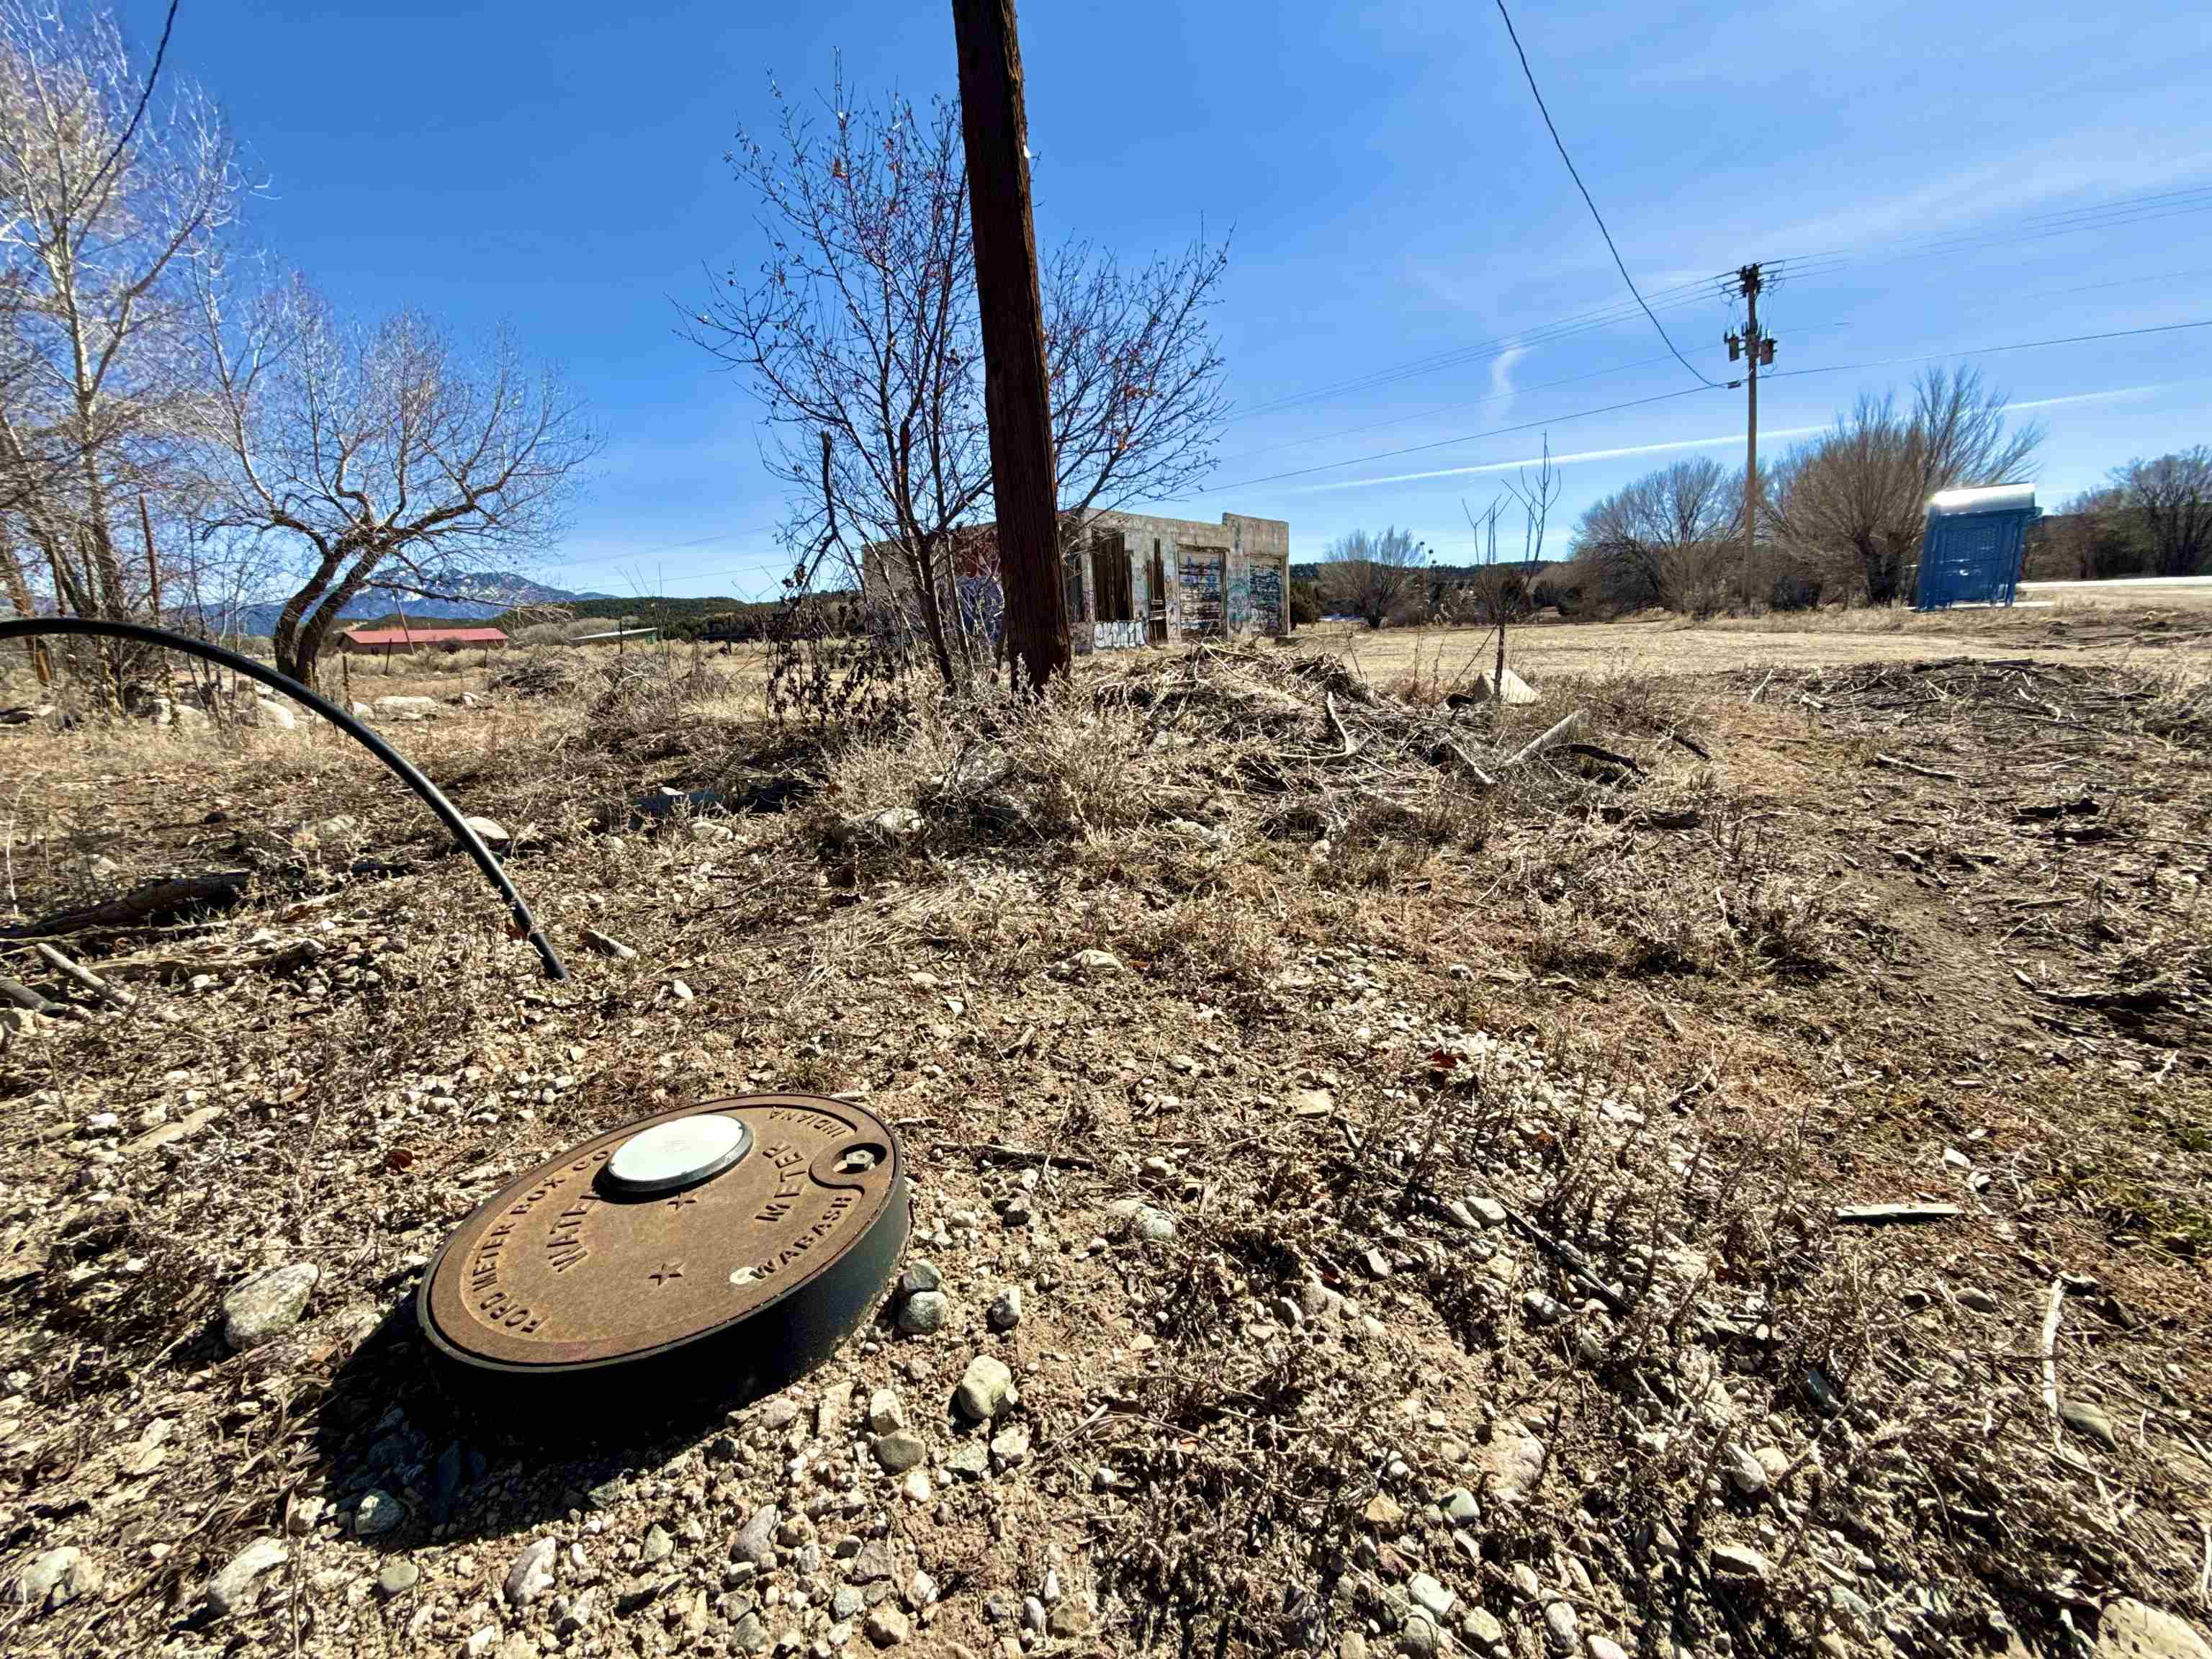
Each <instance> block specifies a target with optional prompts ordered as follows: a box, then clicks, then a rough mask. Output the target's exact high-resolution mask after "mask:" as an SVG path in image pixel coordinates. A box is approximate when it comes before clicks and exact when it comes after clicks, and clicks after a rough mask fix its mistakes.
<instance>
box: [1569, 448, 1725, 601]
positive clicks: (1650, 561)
mask: <svg viewBox="0 0 2212 1659" xmlns="http://www.w3.org/2000/svg"><path fill="white" fill-rule="evenodd" d="M1741 479H1742V475H1741V473H1740V472H1731V471H1729V469H1727V468H1726V467H1723V465H1721V464H1720V463H1719V462H1717V461H1715V460H1712V459H1709V458H1705V457H1700V458H1699V459H1696V460H1693V461H1677V462H1675V463H1674V465H1672V466H1668V467H1662V468H1661V469H1660V470H1659V471H1656V472H1650V473H1646V474H1645V475H1644V477H1640V478H1638V479H1637V480H1636V481H1635V482H1634V483H1629V484H1626V485H1624V486H1622V487H1621V488H1620V489H1617V490H1615V491H1614V492H1613V494H1612V495H1607V496H1606V497H1605V498H1604V499H1603V500H1601V501H1596V502H1595V503H1593V504H1592V505H1591V506H1590V507H1587V508H1586V509H1584V511H1583V515H1582V519H1581V521H1580V522H1579V523H1578V524H1577V526H1576V527H1575V537H1574V543H1573V550H1574V556H1575V557H1576V558H1577V559H1578V560H1580V561H1582V562H1583V563H1584V565H1585V566H1586V567H1587V568H1589V570H1590V571H1591V573H1592V574H1593V576H1594V577H1595V585H1596V586H1597V589H1598V592H1599V594H1600V596H1601V599H1603V601H1604V603H1606V604H1607V605H1613V606H1618V607H1621V608H1625V609H1629V610H1638V609H1641V608H1642V607H1644V606H1645V605H1665V606H1667V607H1668V609H1669V610H1675V611H1692V612H1694V613H1697V614H1700V615H1703V614H1705V613H1708V612H1710V611H1711V610H1713V609H1714V608H1715V607H1716V605H1717V604H1718V602H1719V596H1720V593H1721V591H1722V586H1723V582H1724V581H1725V580H1726V577H1725V572H1726V570H1727V568H1728V553H1729V548H1730V547H1731V546H1733V545H1735V543H1736V542H1737V540H1738V538H1739V537H1740V534H1741V531H1740V528H1739V527H1740V526H1741V524H1742V522H1743V484H1742V482H1741Z"/></svg>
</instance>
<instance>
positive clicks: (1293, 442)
mask: <svg viewBox="0 0 2212 1659" xmlns="http://www.w3.org/2000/svg"><path fill="white" fill-rule="evenodd" d="M1668 361H1669V359H1668V356H1667V355H1666V354H1665V353H1664V352H1662V353H1660V354H1659V355H1658V356H1656V357H1638V359H1637V360H1636V361H1635V362H1632V363H1616V364H1615V365H1614V366H1613V368H1595V369H1592V370H1590V372H1589V373H1588V374H1570V375H1568V376H1567V377H1566V378H1565V380H1545V381H1542V382H1541V383H1540V384H1538V385H1536V386H1515V387H1513V388H1512V389H1511V390H1510V391H1507V392H1492V393H1491V394H1490V395H1489V396H1488V397H1485V398H1462V400H1460V401H1459V402H1457V403H1449V404H1437V406H1435V407H1434V408H1432V409H1419V410H1414V411H1413V413H1411V414H1409V415H1393V416H1389V417H1388V418H1387V419H1384V420H1380V421H1367V422H1362V423H1361V424H1360V425H1358V426H1347V427H1340V428H1337V429H1336V430H1335V431H1334V432H1316V433H1315V434H1313V435H1311V436H1310V437H1304V438H1285V440H1283V441H1282V442H1280V443H1279V444H1262V445H1261V446H1260V447H1258V448H1257V449H1240V450H1238V451H1237V453H1235V454H1233V455H1224V456H1222V457H1221V458H1219V459H1218V460H1216V461H1215V462H1214V463H1213V465H1216V466H1227V465H1231V463H1233V462H1237V461H1249V460H1250V459H1253V458H1254V457H1255V456H1258V455H1272V454H1274V453H1276V452H1277V451H1279V450H1284V449H1296V448H1297V447H1299V446H1300V445H1302V444H1318V443H1327V442H1328V441H1329V440H1330V439H1332V438H1350V437H1354V436H1356V435H1358V434H1360V433H1362V432H1372V431H1374V430H1376V428H1379V427H1386V426H1402V425H1403V424H1404V423H1405V422H1407V421H1424V420H1427V419H1428V418H1429V417H1430V416H1436V415H1449V414H1450V413H1451V412H1452V411H1453V410H1460V409H1480V407H1481V406H1482V405H1483V404H1494V403H1499V402H1503V401H1504V400H1505V399H1506V398H1525V397H1528V396H1531V395H1532V394H1534V393H1535V392H1550V391H1553V390H1554V389H1555V388H1557V387H1559V386H1575V385H1577V384H1579V383H1580V382H1582V381H1583V380H1602V379H1604V378H1605V377H1606V376H1607V375H1608V374H1627V373H1628V372H1629V371H1630V370H1631V369H1637V368H1650V367H1651V365H1652V364H1654V363H1663V362H1668Z"/></svg>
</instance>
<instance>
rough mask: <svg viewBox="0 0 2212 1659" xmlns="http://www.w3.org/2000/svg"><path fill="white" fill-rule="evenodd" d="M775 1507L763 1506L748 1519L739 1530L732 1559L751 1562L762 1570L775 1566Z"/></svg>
mask: <svg viewBox="0 0 2212 1659" xmlns="http://www.w3.org/2000/svg"><path fill="white" fill-rule="evenodd" d="M778 1518H779V1517H778V1516H777V1514H776V1508H775V1504H762V1505H761V1506H760V1507H759V1508H758V1509H757V1510H754V1511H753V1512H752V1514H751V1515H750V1516H749V1517H747V1519H746V1521H745V1524H744V1527H743V1528H740V1529H739V1530H738V1536H737V1541H736V1542H735V1543H733V1544H732V1545H731V1546H730V1559H732V1561H750V1562H751V1563H752V1565H755V1566H757V1567H761V1568H767V1567H771V1566H773V1565H775V1523H776V1522H777V1520H778Z"/></svg>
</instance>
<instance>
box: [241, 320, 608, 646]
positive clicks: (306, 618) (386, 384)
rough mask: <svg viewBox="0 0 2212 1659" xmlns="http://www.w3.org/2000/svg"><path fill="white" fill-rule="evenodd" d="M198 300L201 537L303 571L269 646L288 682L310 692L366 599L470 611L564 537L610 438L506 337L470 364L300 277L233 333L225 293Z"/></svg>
mask: <svg viewBox="0 0 2212 1659" xmlns="http://www.w3.org/2000/svg"><path fill="white" fill-rule="evenodd" d="M202 299H203V316H204V320H205V323H206V345H207V351H208V360H209V362H210V372H211V374H212V377H213V380H214V382H215V385H216V390H217V394H218V395H217V398H216V414H215V416H214V417H213V418H212V419H211V420H210V422H208V428H207V434H206V435H207V438H208V443H207V446H206V447H207V449H208V451H209V453H210V455H211V457H212V465H211V471H212V472H213V478H212V482H211V483H210V492H209V500H208V501H207V503H206V506H205V507H204V514H203V533H204V534H222V533H236V532H245V533H246V535H248V536H252V537H261V538H270V539H273V540H274V541H276V543H277V544H279V545H280V546H283V547H285V548H286V549H287V550H289V552H290V553H291V555H292V556H293V557H294V559H295V564H294V566H293V568H294V573H295V586H294V590H293V592H292V594H291V597H290V598H289V599H287V600H286V601H285V603H284V608H283V612H282V613H281V614H280V615H279V617H278V618H277V621H276V629H275V631H274V635H273V639H272V643H273V644H274V646H275V647H276V665H277V666H278V667H279V668H280V669H282V670H283V671H284V672H285V673H287V674H289V675H291V676H292V677H293V678H295V679H297V680H300V681H301V682H302V683H304V684H313V683H314V677H315V659H316V657H317V656H318V654H319V653H320V651H321V650H322V647H323V643H324V641H325V638H326V636H327V635H328V634H329V632H330V629H331V626H332V624H333V623H336V622H337V618H338V617H339V616H340V614H341V613H342V612H343V610H344V608H345V606H346V605H348V604H349V602H350V601H351V600H352V599H354V598H355V597H356V595H357V594H359V593H361V592H363V591H364V590H366V589H368V588H370V587H375V588H378V589H380V590H382V591H385V592H397V593H406V594H413V595H418V596H421V597H424V598H435V599H466V598H469V597H471V592H470V582H471V579H472V578H477V577H481V576H483V575H484V574H489V572H490V571H491V570H493V569H494V568H498V567H503V566H504V565H506V564H508V563H511V562H513V561H514V560H515V559H516V558H517V557H518V556H520V555H522V554H524V553H526V552H527V551H529V550H533V549H535V548H538V547H539V546H542V545H543V544H544V542H545V541H546V540H547V539H548V538H550V536H552V535H553V534H554V533H555V532H556V531H557V530H558V528H559V526H560V525H561V523H562V520H563V515H564V512H565V509H566V507H567V505H568V499H569V496H570V495H571V493H572V490H573V488H574V484H575V483H576V482H577V479H578V477H579V474H580V471H581V469H582V467H583V466H584V465H585V463H586V461H588V459H590V457H591V456H592V453H594V452H595V450H596V449H597V447H598V441H597V439H596V437H595V436H594V435H593V434H592V431H591V430H590V428H589V427H588V426H587V425H586V422H585V420H584V416H583V412H582V409H581V406H580V404H579V403H578V402H577V400H576V398H574V395H573V394H572V393H571V392H569V391H568V389H567V387H566V386H564V385H563V384H562V381H561V380H560V378H559V377H558V376H557V375H556V374H554V373H552V372H551V371H550V370H533V369H532V368H530V367H529V366H528V365H526V363H525V362H524V361H523V358H522V355H521V353H520V350H519V349H518V348H517V346H516V344H515V343H514V341H513V338H512V337H509V336H508V335H507V334H505V333H504V332H502V333H501V334H500V335H499V336H497V337H495V339H494V340H493V341H492V342H491V343H490V344H489V347H488V349H485V350H484V351H483V353H482V354H481V355H480V356H478V357H477V358H476V359H474V360H471V358H469V357H466V356H463V355H462V354H461V353H460V352H459V351H457V350H456V349H455V348H454V347H453V344H452V343H450V342H449V341H448V340H447V337H446V335H445V333H444V331H442V330H441V328H439V326H438V325H436V324H435V322H433V321H432V320H431V319H428V318H426V317H424V316H422V314H421V313H416V312H406V311H403V312H398V313H393V314H392V316H390V317H387V318H386V319H384V320H383V321H382V322H381V323H380V324H379V325H376V326H375V327H374V328H357V327H351V326H349V325H345V324H343V323H342V322H341V321H340V320H339V319H337V317H336V316H335V315H334V314H333V313H331V309H330V307H328V306H327V305H326V304H325V302H324V301H323V300H322V298H321V296H320V295H318V294H316V293H315V292H314V290H313V289H311V288H309V287H308V286H307V283H305V282H304V281H301V280H298V279H295V281H294V282H293V283H290V284H289V286H287V287H286V288H284V289H280V290H278V291H276V292H275V293H271V294H268V295H263V296H262V297H261V298H260V299H259V300H258V301H256V302H255V303H254V304H253V305H252V307H249V309H248V311H247V313H246V316H244V317H243V318H241V319H238V320H237V321H235V322H232V321H229V320H228V319H226V318H225V317H224V315H223V312H222V306H221V304H220V303H219V301H218V299H217V297H216V289H214V288H212V287H210V288H209V289H206V290H205V291H204V293H203V296H202Z"/></svg>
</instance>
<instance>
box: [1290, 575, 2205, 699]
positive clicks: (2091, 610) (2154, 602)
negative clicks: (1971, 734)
mask: <svg viewBox="0 0 2212 1659" xmlns="http://www.w3.org/2000/svg"><path fill="white" fill-rule="evenodd" d="M2124 586H2128V585H2126V584H2120V583H2105V584H2102V585H2100V586H2099V587H2095V588H2071V587H2069V588H2065V589H2062V590H2060V591H2057V592H2054V593H2053V594H2052V595H2051V597H2050V598H2048V599H2036V600H2034V601H2033V602H2032V603H2027V604H2023V605H2020V606H2018V607H2016V608H2015V609H2013V610H2010V611H1965V610H1960V611H1948V612H1941V613H1936V614H1932V615H1924V616H1923V615H1921V614H1919V613H1917V612H1914V611H1901V610H1878V611H1820V612H1814V613H1811V614H1809V615H1808V614H1807V613H1803V612H1783V613H1778V614H1777V615H1773V616H1769V617H1757V618H1749V619H1738V618H1721V619H1717V620H1715V621H1711V622H1706V623H1692V622H1688V621H1686V620H1685V619H1683V618H1681V617H1666V616H1660V617H1651V618H1648V619H1646V618H1638V619H1633V620H1629V621H1624V622H1614V623H1558V622H1544V623H1534V624H1532V625H1530V626H1528V627H1526V628H1522V629H1515V630H1514V631H1513V635H1512V638H1511V641H1510V656H1511V660H1512V665H1513V666H1514V668H1515V669H1516V671H1518V672H1520V673H1521V674H1522V675H1523V676H1524V677H1526V678H1529V679H1531V680H1535V679H1539V678H1541V677H1543V676H1545V675H1547V674H1576V675H1583V676H1591V675H1617V674H1632V675H1645V674H1710V673H1716V672H1722V671H1728V670H1731V669H1739V668H1753V667H1756V668H1760V669H1765V668H1768V667H1781V668H1796V669H1807V668H1823V667H1837V666H1842V665H1848V664H1852V663H1867V662H1910V661H1913V660H1915V659H1924V658H1928V657H1942V656H1961V657H2009V656H2026V657H2030V658H2033V659H2036V660H2038V661H2045V662H2054V663H2063V662H2097V663H2106V664H2116V665H2126V664H2129V663H2133V662H2141V663H2142V664H2143V665H2146V666H2155V665H2160V664H2161V663H2162V664H2164V665H2166V666H2168V667H2171V668H2173V669H2176V670H2179V671H2192V670H2194V671H2205V669H2206V668H2207V667H2208V666H2212V585H2208V586H2194V587H2192V586H2173V587H2166V586H2145V587H2130V588H2129V591H2127V592H2107V591H2105V590H2109V589H2113V588H2119V587H2124ZM1297 639H1298V641H1299V648H1301V649H1306V650H1316V651H1327V652H1331V653H1342V654H1345V655H1346V656H1348V657H1350V658H1351V659H1352V660H1354V661H1356V662H1357V663H1358V665H1359V667H1360V669H1361V671H1363V672H1364V673H1365V674H1366V675H1367V676H1368V677H1369V678H1370V679H1372V680H1374V681H1375V682H1376V684H1389V682H1391V681H1392V680H1395V679H1396V678H1400V677H1401V676H1404V675H1408V674H1413V673H1419V675H1420V676H1421V677H1422V678H1431V677H1433V678H1438V679H1440V680H1442V681H1445V682H1449V681H1452V680H1455V679H1456V678H1461V677H1462V676H1464V677H1467V678H1473V677H1474V676H1477V675H1480V674H1481V673H1483V672H1485V671H1487V670H1488V668H1489V666H1490V664H1491V661H1492V647H1491V641H1492V635H1490V634H1489V633H1488V632H1487V631H1486V630H1485V629H1420V628H1406V629H1397V628H1394V629H1384V630H1383V631H1382V632H1380V633H1370V632H1369V631H1368V630H1367V629H1364V628H1360V627H1358V626H1357V625H1356V624H1353V625H1346V624H1343V623H1330V624H1324V625H1322V627H1319V628H1314V629H1300V630H1299V632H1298V635H1297ZM1417 665H1418V666H1417Z"/></svg>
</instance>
